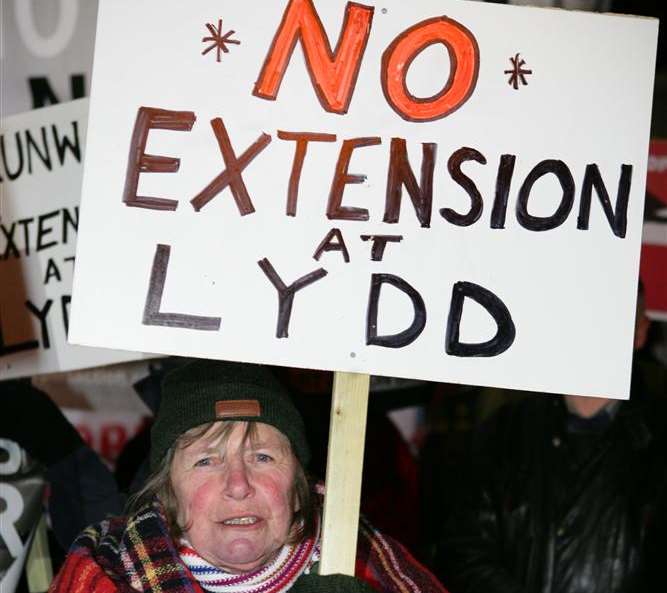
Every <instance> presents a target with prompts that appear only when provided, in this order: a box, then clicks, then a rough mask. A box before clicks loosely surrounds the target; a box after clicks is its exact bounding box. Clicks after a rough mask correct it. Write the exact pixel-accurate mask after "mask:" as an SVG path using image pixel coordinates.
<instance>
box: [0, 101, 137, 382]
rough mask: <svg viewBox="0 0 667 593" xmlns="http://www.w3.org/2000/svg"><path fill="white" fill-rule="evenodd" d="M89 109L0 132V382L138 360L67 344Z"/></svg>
mask: <svg viewBox="0 0 667 593" xmlns="http://www.w3.org/2000/svg"><path fill="white" fill-rule="evenodd" d="M87 114H88V101H87V99H81V100H79V101H74V102H72V103H67V104H62V105H58V106H55V107H48V108H45V109H41V110H38V111H33V112H28V113H25V114H20V115H15V116H12V117H8V118H6V119H4V120H2V122H1V128H0V155H1V157H2V158H1V161H0V188H1V189H2V197H1V199H0V287H1V289H0V380H4V379H10V378H13V377H21V376H29V375H36V374H41V373H51V372H55V371H67V370H72V369H81V368H86V367H92V366H100V365H104V364H111V363H116V362H121V361H126V360H134V359H137V358H140V357H141V355H139V354H137V353H135V352H117V351H112V350H106V349H105V350H99V349H91V348H81V347H79V346H71V345H69V344H67V342H66V332H67V326H68V323H69V310H70V301H71V288H72V269H73V267H74V252H75V247H76V236H77V226H78V220H79V199H80V189H81V170H82V159H83V151H84V140H85V134H86V120H87Z"/></svg>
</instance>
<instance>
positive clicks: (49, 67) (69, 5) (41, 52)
mask: <svg viewBox="0 0 667 593" xmlns="http://www.w3.org/2000/svg"><path fill="white" fill-rule="evenodd" d="M96 17H97V0H54V1H52V2H25V0H7V1H6V2H3V3H2V18H1V19H0V31H1V35H2V44H1V45H0V60H2V85H0V105H2V116H3V117H6V116H8V115H14V114H16V113H22V112H24V111H28V110H29V109H36V108H38V107H43V106H45V105H51V104H54V103H59V102H61V101H63V102H64V101H70V100H73V99H79V98H81V97H84V96H85V95H87V94H88V88H89V87H90V72H91V69H92V64H93V47H94V42H95V21H96Z"/></svg>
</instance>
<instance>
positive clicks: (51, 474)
mask: <svg viewBox="0 0 667 593" xmlns="http://www.w3.org/2000/svg"><path fill="white" fill-rule="evenodd" d="M0 437H1V438H5V439H8V440H10V441H13V442H15V443H17V444H18V445H19V446H20V447H21V448H22V449H24V450H25V451H26V452H27V453H28V455H29V456H30V458H31V459H32V460H33V461H36V462H39V463H40V464H41V465H42V466H43V467H44V468H45V478H46V481H47V482H48V485H49V487H48V492H49V495H48V499H47V500H48V503H47V504H48V512H49V517H50V523H51V528H52V531H53V534H54V535H55V538H56V541H57V543H58V547H59V548H60V551H58V550H53V549H52V552H53V555H54V556H55V560H56V564H57V563H58V559H60V560H62V558H63V556H64V553H65V552H66V551H67V549H68V548H69V546H70V545H71V543H72V542H73V541H74V539H75V537H76V536H77V535H78V533H79V532H80V531H81V530H82V529H83V528H84V527H86V526H87V525H90V523H93V522H97V521H101V520H102V519H104V518H105V517H106V516H107V515H109V514H118V513H119V512H121V511H122V508H123V503H124V499H123V496H122V495H121V493H120V492H119V491H118V487H117V485H116V481H115V480H114V477H113V474H112V473H111V471H110V470H109V469H108V468H107V467H106V466H105V465H104V463H103V462H102V460H101V459H100V457H99V456H98V455H97V453H95V451H93V450H92V449H91V448H90V447H88V445H86V443H85V442H84V441H83V439H82V438H81V435H80V434H79V433H78V431H77V430H76V428H75V427H74V426H72V425H71V424H70V422H69V420H67V418H65V416H64V415H63V413H62V412H61V410H60V408H58V406H57V405H56V404H55V403H54V402H53V401H52V400H51V398H50V397H49V396H48V395H47V394H46V393H44V392H43V391H41V390H39V389H37V388H36V387H34V386H33V385H32V384H31V382H30V379H14V380H11V381H2V382H0ZM58 557H59V558H58Z"/></svg>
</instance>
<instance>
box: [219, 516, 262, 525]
mask: <svg viewBox="0 0 667 593" xmlns="http://www.w3.org/2000/svg"><path fill="white" fill-rule="evenodd" d="M222 523H223V525H254V524H255V523H257V517H235V518H234V519H227V520H226V521H223V522H222Z"/></svg>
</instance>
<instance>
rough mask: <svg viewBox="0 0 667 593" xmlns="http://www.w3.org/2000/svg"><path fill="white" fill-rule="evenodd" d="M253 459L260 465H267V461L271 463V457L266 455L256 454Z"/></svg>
mask: <svg viewBox="0 0 667 593" xmlns="http://www.w3.org/2000/svg"><path fill="white" fill-rule="evenodd" d="M255 459H256V460H257V461H259V462H260V463H268V462H269V461H273V457H271V455H267V454H266V453H256V454H255Z"/></svg>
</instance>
